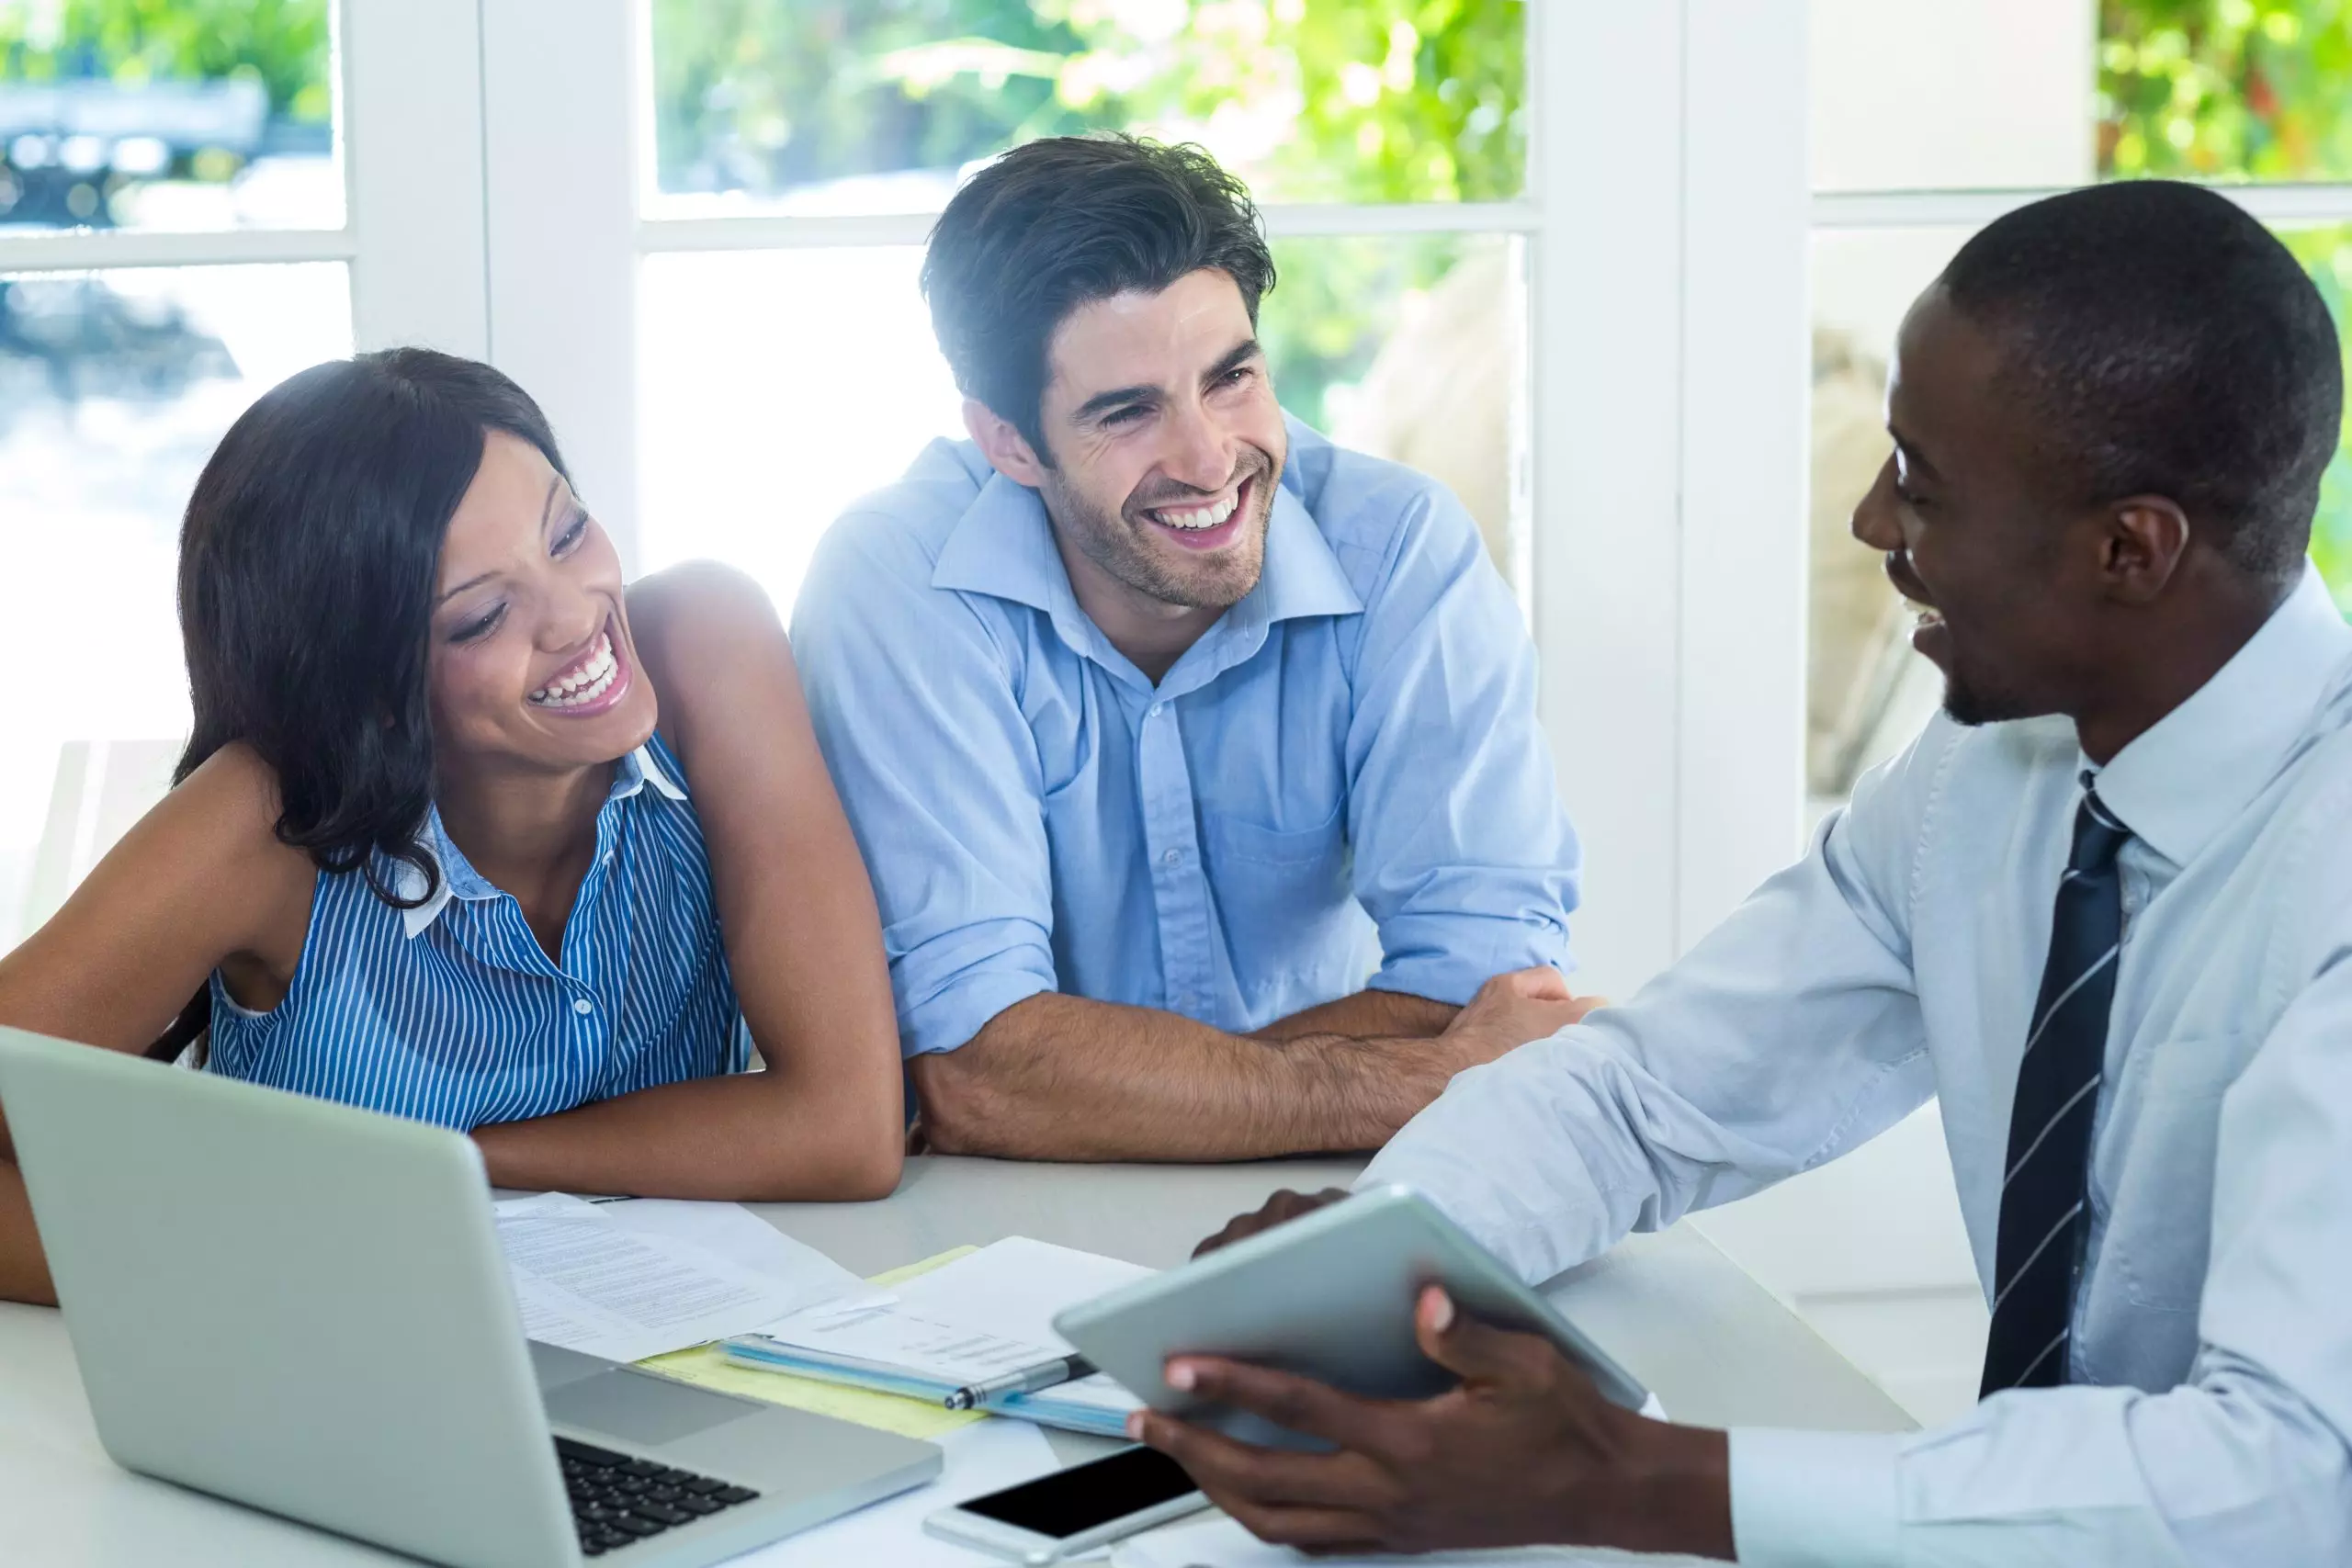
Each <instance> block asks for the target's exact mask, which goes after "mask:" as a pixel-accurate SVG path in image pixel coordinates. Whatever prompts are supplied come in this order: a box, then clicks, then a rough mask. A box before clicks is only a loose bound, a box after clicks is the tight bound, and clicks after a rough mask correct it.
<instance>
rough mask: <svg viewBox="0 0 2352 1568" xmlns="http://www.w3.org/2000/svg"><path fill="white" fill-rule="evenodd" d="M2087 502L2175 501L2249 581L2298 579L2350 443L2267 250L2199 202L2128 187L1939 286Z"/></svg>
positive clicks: (2068, 206)
mask: <svg viewBox="0 0 2352 1568" xmlns="http://www.w3.org/2000/svg"><path fill="white" fill-rule="evenodd" d="M1942 287H1943V289H1944V292H1945V296H1946V298H1947V299H1949V300H1950V301H1951V305H1952V307H1953V308H1954V309H1955V310H1958V311H1959V312H1960V314H1961V315H1962V316H1963V317H1965V318H1966V319H1968V320H1969V321H1972V322H1973V323H1975V324H1976V325H1977V326H1979V327H1981V328H1983V329H1984V330H1985V331H1986V332H1988V333H1991V334H1992V335H1993V336H1994V338H1995V341H1996V343H1997V344H1998V345H1999V347H2000V350H2001V352H2002V354H2003V355H2004V358H2005V359H2006V361H2007V365H2006V368H2005V369H2004V371H2003V378H2004V379H2005V380H2007V381H2008V382H2009V383H2010V384H2011V386H2012V388H2013V389H2014V390H2015V391H2016V393H2017V395H2018V399H2019V401H2020V403H2021V404H2022V406H2023V407H2024V408H2026V409H2027V410H2028V411H2029V412H2030V414H2031V416H2032V418H2033V420H2034V423H2036V425H2037V426H2038V427H2039V429H2040V430H2041V432H2042V433H2043V434H2042V446H2043V447H2044V449H2045V453H2046V455H2047V457H2048V460H2049V463H2050V471H2051V473H2052V474H2053V475H2054V476H2056V477H2057V478H2058V479H2059V481H2060V482H2061V483H2063V484H2065V485H2066V486H2068V487H2069V488H2070V489H2071V490H2072V491H2073V492H2074V493H2073V494H2072V495H2071V496H2070V498H2069V499H2070V500H2071V501H2073V502H2079V503H2081V504H2084V505H2097V504H2098V503H2100V502H2111V501H2119V500H2121V499H2122V498H2123V497H2125V496H2130V495H2161V496H2165V497H2166V498H2167V499H2169V500H2172V501H2174V502H2178V503H2179V505H2180V506H2181V508H2182V509H2183V510H2184V511H2186V512H2187V513H2188V517H2189V521H2190V523H2191V525H2193V526H2195V527H2197V528H2199V529H2200V530H2208V529H2210V530H2212V532H2209V533H2208V534H2207V535H2206V536H2207V537H2208V538H2209V539H2211V540H2212V541H2214V542H2215V543H2216V544H2218V546H2219V547H2220V548H2221V550H2222V554H2223V555H2224V556H2225V557H2226V558H2229V559H2231V560H2232V561H2233V562H2235V563H2236V564H2237V566H2238V567H2239V568H2240V569H2241V570H2245V571H2247V572H2250V573H2253V574H2255V575H2256V576H2257V577H2259V578H2262V579H2266V580H2281V579H2283V580H2288V581H2291V578H2292V574H2294V573H2295V572H2297V571H2300V570H2301V562H2302V558H2303V554H2304V552H2305V550H2306V549H2308V548H2309V547H2310V543H2311V523H2312V511H2313V510H2314V508H2315V507H2316V506H2317V505H2318V502H2319V485H2320V476H2321V474H2322V473H2323V472H2324V470H2325V469H2326V468H2327V465H2328V460H2329V459H2330V458H2331V457H2334V456H2335V449H2336V446H2337V443H2338V442H2339V441H2340V440H2341V438H2342V430H2343V412H2344V364H2343V357H2342V351H2341V350H2340V348H2339V347H2338V345H2337V343H2336V335H2335V322H2334V321H2332V320H2330V319H2329V316H2328V313H2327V306H2326V304H2325V302H2324V301H2323V300H2322V299H2321V298H2320V294H2319V290H2318V288H2316V287H2314V286H2313V284H2312V280H2311V278H2310V277H2308V276H2305V274H2304V272H2303V269H2302V267H2301V265H2300V264H2298V263H2297V262H2296V260H2295V258H2294V256H2293V255H2292V254H2290V253H2289V251H2288V249H2287V247H2286V246H2285V245H2283V244H2280V243H2278V237H2277V236H2276V235H2274V234H2272V233H2271V232H2270V231H2269V230H2267V229H2266V228H2264V227H2263V226H2262V225H2261V224H2260V223H2258V222H2256V220H2254V218H2252V217H2251V216H2250V215H2248V214H2247V213H2246V211H2245V209H2243V208H2241V207H2239V206H2238V205H2237V204H2236V203H2235V202H2233V201H2230V200H2229V199H2227V198H2226V197H2222V196H2218V195H2216V194H2215V193H2213V192H2212V191H2210V190H2207V189H2204V188H2203V187H2201V186H2192V185H2183V184H2179V183H2177V182H2174V181H2168V180H2132V181H2125V182H2118V183H2116V184H2112V185H2103V186H2091V187H2088V188H2086V189H2083V190H2076V191H2070V192H2068V193H2066V194H2065V195H2064V196H2055V197H2050V198H2048V199H2047V200H2043V201H2037V202H2035V203H2033V204H2032V205H2031V206H2029V207H2024V208H2020V209H2018V210H2017V211H2015V212H2012V213H2009V214H2007V216H2005V217H2003V218H2001V219H1999V220H1996V222H1994V223H1993V224H1991V225H1990V226H1989V227H1987V228H1985V230H1984V231H1982V232H1980V233H1979V234H1977V235H1976V237H1975V238H1973V239H1972V240H1970V241H1969V242H1968V243H1967V244H1966V245H1964V246H1962V248H1961V252H1960V254H1959V255H1957V256H1955V257H1954V258H1953V259H1952V263H1951V266H1950V267H1948V268H1946V269H1945V271H1944V275H1943V281H1942Z"/></svg>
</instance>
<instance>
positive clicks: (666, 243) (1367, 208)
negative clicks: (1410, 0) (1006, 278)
mask: <svg viewBox="0 0 2352 1568" xmlns="http://www.w3.org/2000/svg"><path fill="white" fill-rule="evenodd" d="M1259 211H1260V212H1261V215H1262V216H1263V217H1264V219H1265V220H1266V233H1267V235H1268V236H1269V237H1270V238H1272V239H1276V240H1307V239H1341V238H1357V237H1363V236H1379V235H1385V234H1494V233H1500V234H1524V233H1532V232H1533V231H1535V229H1536V228H1537V226H1538V222H1539V216H1538V214H1537V211H1536V209H1535V208H1534V206H1533V205H1532V204H1531V203H1528V202H1522V201H1492V202H1440V201H1431V202H1398V203H1394V204H1389V205H1343V204H1314V203H1304V202H1298V203H1272V204H1269V205H1267V206H1265V207H1262V208H1261V209H1259ZM938 221H939V215H938V214H937V213H935V212H895V213H874V214H852V215H840V216H836V215H831V214H829V215H826V216H822V217H816V216H796V215H793V214H789V213H743V214H739V215H729V216H727V217H723V218H691V217H688V218H653V219H649V220H645V221H643V222H641V223H639V225H638V231H637V244H638V249H639V250H640V251H643V252H646V253H648V254H659V253H662V252H667V251H754V250H806V249H817V248H821V247H824V246H829V245H846V246H874V245H920V244H922V243H925V242H926V241H928V240H929V239H930V238H931V230H932V226H933V224H934V223H936V222H938Z"/></svg>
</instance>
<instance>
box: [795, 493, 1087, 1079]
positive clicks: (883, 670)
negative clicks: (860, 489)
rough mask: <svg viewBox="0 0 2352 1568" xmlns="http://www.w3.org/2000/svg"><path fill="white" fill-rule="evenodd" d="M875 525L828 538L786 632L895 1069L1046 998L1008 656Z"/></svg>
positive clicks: (1029, 753) (926, 569)
mask: <svg viewBox="0 0 2352 1568" xmlns="http://www.w3.org/2000/svg"><path fill="white" fill-rule="evenodd" d="M931 573H932V562H931V561H930V559H929V558H927V557H926V556H925V555H924V554H923V552H922V550H921V548H920V547H919V546H918V545H917V544H916V543H915V541H914V540H912V539H911V538H910V537H908V536H905V535H904V534H902V533H900V532H899V530H898V529H896V528H895V527H894V526H893V525H892V524H891V522H890V520H889V519H888V518H885V517H879V516H862V515H859V514H856V513H853V514H851V515H849V516H846V517H844V518H843V519H842V521H841V522H840V523H838V524H837V525H834V527H833V528H832V530H831V532H830V533H829V534H828V535H827V536H826V538H825V542H824V544H823V546H822V547H820V550H819V552H818V557H817V560H816V562H815V564H814V565H813V566H812V568H811V569H810V571H809V578H808V581H807V583H806V585H805V586H804V587H803V589H802V591H801V594H800V600H799V604H798V606H797V609H796V611H795V613H794V615H793V624H792V636H793V649H794V654H795V657H796V658H797V660H798V661H799V665H800V675H801V682H802V684H803V686H804V687H805V689H806V691H807V693H808V698H809V717H810V719H811V721H812V722H813V723H814V725H815V727H816V731H817V740H818V744H819V746H820V748H821V749H822V750H823V751H824V754H825V761H826V763H827V765H828V766H829V767H830V768H831V771H832V775H833V783H834V785H835V787H836V788H838V789H839V790H840V791H841V796H842V807H843V808H844V809H845V810H846V811H847V812H848V814H849V820H850V826H851V828H852V829H854V831H855V833H856V835H857V842H858V848H859V849H860V850H861V851H862V852H864V854H865V865H866V870H867V872H868V874H870V875H871V876H872V877H873V879H874V895H875V899H876V903H877V904H879V906H880V908H881V913H882V941H883V946H884V948H885V950H886V952H887V953H888V957H889V962H890V983H891V988H892V991H893V993H894V995H895V996H896V998H897V1002H898V1010H899V1045H900V1048H901V1050H902V1051H903V1052H904V1053H905V1054H906V1055H910V1056H913V1055H921V1054H922V1053H924V1052H932V1051H952V1050H955V1049H956V1047H957V1046H960V1045H962V1044H964V1043H967V1041H969V1040H970V1039H971V1038H972V1037H973V1036H974V1035H975V1034H978V1032H980V1029H981V1027H982V1026H983V1025H985V1024H986V1023H987V1022H988V1021H989V1020H990V1019H992V1018H994V1017H995V1016H996V1015H997V1014H998V1013H1000V1012H1002V1011H1003V1010H1005V1009H1006V1008H1009V1007H1011V1006H1012V1004H1014V1003H1015V1002H1018V1001H1021V1000H1023V999H1024V998H1029V997H1032V996H1035V995H1036V994H1038V993H1039V992H1041V991H1050V990H1053V989H1055V988H1056V976H1055V969H1054V956H1053V948H1052V932H1053V887H1052V881H1051V869H1050V866H1051V862H1050V858H1049V855H1048V853H1047V847H1046V824H1045V815H1044V807H1043V798H1044V784H1043V780H1042V777H1041V774H1040V772H1039V768H1038V761H1037V749H1036V743H1035V739H1034V738H1033V737H1032V736H1031V734H1030V731H1029V728H1028V726H1027V724H1026V723H1025V722H1024V721H1023V717H1022V715H1021V710H1020V706H1019V704H1018V703H1017V702H1016V700H1015V698H1014V696H1013V691H1012V678H1011V673H1010V668H1009V666H1008V663H1007V656H1006V654H1005V652H1004V650H1003V649H1001V648H1000V647H999V646H998V644H997V641H996V640H995V637H993V636H992V635H991V632H990V628H989V626H986V625H984V624H983V623H982V621H981V619H980V617H979V616H978V614H977V613H975V612H974V611H973V610H972V608H971V607H970V606H968V605H967V604H965V603H964V602H963V600H962V598H961V596H959V595H957V594H955V593H952V592H945V591H943V590H939V589H934V588H933V587H932V586H931Z"/></svg>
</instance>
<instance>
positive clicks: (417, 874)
mask: <svg viewBox="0 0 2352 1568" xmlns="http://www.w3.org/2000/svg"><path fill="white" fill-rule="evenodd" d="M648 784H651V785H652V786H653V792H654V793H655V794H656V795H661V796H662V797H663V798H664V799H667V800H676V801H683V800H684V799H685V798H686V792H685V791H684V790H682V789H680V788H679V787H678V786H677V784H675V783H673V781H672V780H671V778H670V775H669V774H668V773H663V772H662V764H661V763H659V762H657V761H654V760H653V752H652V750H651V749H650V747H645V746H640V747H639V748H638V749H637V750H634V751H631V752H630V753H629V754H628V756H626V757H623V758H622V759H621V760H620V762H619V764H618V765H617V766H616V767H615V768H614V769H613V788H612V793H611V794H609V795H606V796H605V807H606V808H609V807H612V806H613V805H614V804H615V803H616V802H618V801H623V800H628V799H630V798H631V797H633V796H635V795H639V794H642V793H643V792H644V789H645V786H646V785H648ZM417 840H418V843H419V845H420V846H421V847H422V848H423V849H424V852H425V853H426V854H428V855H430V856H432V857H433V863H435V865H437V866H439V867H440V868H441V879H440V882H439V883H438V885H437V886H435V887H434V889H433V896H432V897H429V898H424V902H423V903H421V904H415V905H412V906H410V907H409V908H403V909H401V930H402V931H405V932H406V933H407V934H408V935H410V936H412V937H416V936H422V935H423V934H424V932H425V931H429V930H431V929H432V926H433V922H434V921H435V920H437V919H440V918H441V911H442V910H444V909H446V908H448V907H449V900H451V899H452V898H458V899H463V900H465V901H466V902H468V903H479V902H481V901H482V900H484V899H489V898H495V897H499V890H498V888H496V887H495V886H492V884H491V882H490V880H489V878H487V877H485V876H483V875H482V874H481V873H480V872H478V871H476V870H475V869H474V868H473V863H472V862H470V861H469V860H467V859H466V852H464V851H463V850H461V849H459V848H458V846H457V844H456V842H455V841H454V840H451V839H450V837H449V832H448V829H446V828H444V827H443V826H442V825H441V808H440V807H438V806H435V807H431V808H429V809H428V810H427V811H426V812H425V816H424V832H422V833H420V834H419V835H418V836H417ZM424 885H425V875H424V872H423V871H421V870H419V869H418V868H417V867H415V866H413V865H411V864H410V863H408V862H406V861H394V862H392V863H391V888H392V891H393V893H395V894H396V895H398V896H399V897H401V898H403V899H408V898H420V897H424Z"/></svg>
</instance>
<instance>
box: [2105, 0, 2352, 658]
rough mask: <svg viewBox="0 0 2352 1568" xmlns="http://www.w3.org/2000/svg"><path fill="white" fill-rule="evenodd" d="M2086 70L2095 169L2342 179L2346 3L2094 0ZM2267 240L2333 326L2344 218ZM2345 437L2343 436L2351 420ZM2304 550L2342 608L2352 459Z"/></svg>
mask: <svg viewBox="0 0 2352 1568" xmlns="http://www.w3.org/2000/svg"><path fill="white" fill-rule="evenodd" d="M2098 66H2099V75H2098V93H2099V142H2098V149H2099V173H2100V174H2101V175H2105V176H2107V177H2109V178H2114V177H2119V176H2131V175H2160V176H2164V177H2167V178H2173V179H2203V180H2220V181H2240V180H2266V181H2270V180H2341V179H2345V178H2347V177H2352V0H2102V4H2101V5H2100V6H2099V60H2098ZM2279 237H2280V238H2281V239H2283V240H2285V241H2286V243H2287V245H2288V248H2289V249H2290V250H2292V251H2293V252H2294V253H2295V255H2296V258H2297V259H2298V260H2300V261H2301V263H2302V264H2303V266H2304V268H2305V269H2306V270H2308V271H2309V272H2310V273H2311V275H2312V280H2313V281H2314V282H2316V283H2317V284H2318V285H2319V290H2320V293H2321V295H2322V296H2323V297H2324V299H2326V300H2327V305H2328V309H2329V310H2332V311H2333V312H2335V319H2336V322H2337V325H2338V328H2339V330H2340V329H2342V328H2343V327H2344V325H2345V323H2346V315H2345V307H2346V301H2347V299H2348V298H2352V226H2343V225H2337V226H2331V227H2326V228H2318V229H2304V230H2296V231H2288V232H2285V233H2282V234H2281V235H2280V236H2279ZM2346 372H2347V377H2352V356H2347V359H2346ZM2345 434H2346V442H2347V444H2352V420H2347V422H2346V432H2345ZM2312 558H2314V559H2315V560H2317V561H2318V563H2319V567H2320V570H2321V572H2322V574H2323V575H2324V576H2325V577H2326V579H2327V581H2328V582H2329V583H2330V584H2331V585H2332V586H2333V587H2334V588H2335V595H2336V601H2337V603H2338V604H2342V605H2343V606H2344V607H2345V608H2346V611H2347V612H2352V457H2346V454H2345V452H2344V451H2343V450H2339V451H2338V452H2337V454H2336V457H2335V462H2334V463H2332V464H2330V465H2329V467H2328V471H2327V477H2326V479H2324V481H2323V483H2322V486H2321V491H2320V506H2319V515H2318V517H2317V518H2316V519H2315V520H2314V523H2313V526H2312Z"/></svg>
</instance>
